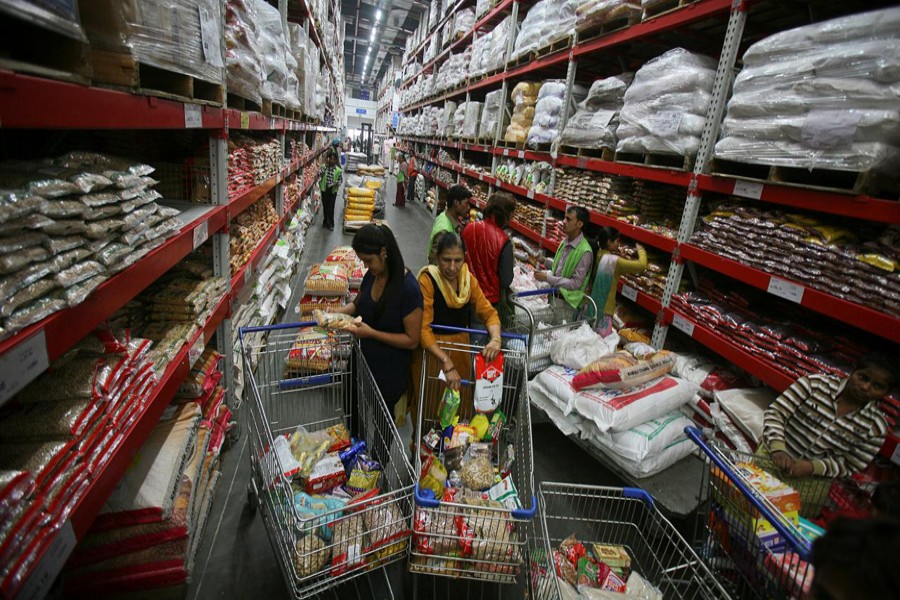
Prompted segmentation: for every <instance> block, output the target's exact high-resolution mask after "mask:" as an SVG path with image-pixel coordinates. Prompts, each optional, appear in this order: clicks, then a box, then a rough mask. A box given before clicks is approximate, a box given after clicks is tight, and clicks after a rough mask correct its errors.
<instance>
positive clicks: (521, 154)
mask: <svg viewBox="0 0 900 600" xmlns="http://www.w3.org/2000/svg"><path fill="white" fill-rule="evenodd" d="M516 156H517V157H519V158H525V151H524V150H519V151H518V152H516Z"/></svg>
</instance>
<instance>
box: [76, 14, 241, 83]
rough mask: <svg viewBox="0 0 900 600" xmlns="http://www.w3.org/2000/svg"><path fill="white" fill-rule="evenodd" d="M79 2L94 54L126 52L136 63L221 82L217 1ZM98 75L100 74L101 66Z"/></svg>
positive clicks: (103, 55) (221, 61) (219, 23)
mask: <svg viewBox="0 0 900 600" xmlns="http://www.w3.org/2000/svg"><path fill="white" fill-rule="evenodd" d="M79 4H80V7H81V16H82V23H83V25H84V29H85V31H86V32H87V35H88V38H89V39H90V42H91V47H92V48H93V49H94V53H95V57H98V58H99V57H105V56H108V55H106V54H105V53H113V54H127V55H130V56H132V57H134V60H135V61H136V62H139V63H141V64H146V65H150V66H154V67H157V68H160V69H166V70H168V71H174V72H176V73H183V74H185V75H191V76H193V77H197V78H200V79H203V80H205V81H209V82H211V83H215V84H221V83H222V79H223V72H222V67H224V66H225V63H224V58H223V51H222V46H221V37H220V35H219V33H218V32H219V31H221V22H222V18H221V9H220V8H219V3H218V2H215V1H214V0H174V1H172V0H150V1H146V2H144V1H141V2H139V1H138V0H124V1H119V0H81V1H80V3H79ZM204 33H205V34H206V39H207V41H208V42H209V43H208V45H207V46H206V47H204V43H203V39H204V38H203V34H204ZM211 34H214V35H211ZM111 59H112V60H115V57H112V58H111ZM95 62H96V58H95ZM98 66H99V62H98ZM97 74H98V75H100V76H101V79H102V78H103V77H102V75H101V74H102V71H101V70H100V69H98V70H97Z"/></svg>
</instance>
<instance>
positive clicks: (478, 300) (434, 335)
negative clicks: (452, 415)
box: [410, 232, 500, 422]
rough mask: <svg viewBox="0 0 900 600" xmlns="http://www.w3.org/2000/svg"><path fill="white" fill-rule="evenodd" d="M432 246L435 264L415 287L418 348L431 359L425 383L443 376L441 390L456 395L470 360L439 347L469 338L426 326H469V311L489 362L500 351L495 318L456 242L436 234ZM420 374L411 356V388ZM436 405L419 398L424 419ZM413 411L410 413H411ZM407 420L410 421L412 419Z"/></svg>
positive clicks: (449, 236)
mask: <svg viewBox="0 0 900 600" xmlns="http://www.w3.org/2000/svg"><path fill="white" fill-rule="evenodd" d="M434 247H435V255H436V259H435V260H436V262H437V265H429V266H427V267H425V268H423V269H422V270H421V271H419V286H420V287H421V289H422V297H423V299H424V313H423V316H422V337H421V346H422V348H423V349H424V350H426V351H427V352H428V353H429V354H430V355H431V356H432V357H434V359H435V360H432V361H429V366H430V367H433V368H431V369H429V370H430V371H431V370H433V371H434V372H429V373H428V374H427V376H428V378H435V377H438V372H439V371H443V372H444V377H445V378H446V380H447V385H448V386H449V387H451V388H452V389H454V390H459V389H460V383H461V381H462V380H471V379H472V376H471V371H472V357H471V355H470V354H467V353H462V352H455V351H453V350H445V349H444V348H442V345H444V344H463V345H466V344H468V343H469V334H468V333H464V332H463V333H453V334H448V333H442V332H435V331H433V330H432V329H431V326H432V324H434V325H444V326H449V327H459V328H468V327H469V326H470V324H471V312H472V310H474V311H475V312H476V313H477V314H478V318H479V319H480V320H481V322H482V323H484V324H485V327H486V328H487V331H488V335H489V337H490V340H489V341H488V343H487V344H486V345H485V346H484V349H483V350H482V354H483V355H484V357H485V358H486V359H487V360H488V361H493V360H494V359H495V358H497V355H498V354H499V352H500V317H499V316H498V315H497V311H496V310H495V309H494V307H493V306H491V303H490V302H488V300H487V298H485V296H484V293H483V292H482V291H481V287H480V286H479V285H478V280H477V279H475V277H473V276H472V274H471V273H469V269H468V267H467V266H466V255H465V252H464V250H463V243H462V240H461V239H460V237H459V236H458V235H457V234H455V233H452V232H442V233H440V234H438V236H437V237H436V238H435V245H434ZM421 372H422V359H421V354H417V355H416V356H415V357H414V359H413V385H414V386H418V385H419V382H420V374H421ZM412 397H413V398H416V397H417V396H415V395H414V396H412ZM439 400H440V398H423V399H422V402H423V403H425V407H426V408H425V411H426V412H425V414H434V409H435V407H436V406H437V402H438V401H439ZM466 402H468V403H469V406H468V410H471V402H472V398H471V394H466V395H464V396H463V405H465V403H466ZM415 404H416V403H415V402H413V403H411V404H410V408H411V409H412V408H413V407H415ZM463 408H466V407H465V406H463ZM414 412H415V411H414V410H411V414H412V413H414ZM464 414H468V412H464ZM412 417H413V422H415V414H412Z"/></svg>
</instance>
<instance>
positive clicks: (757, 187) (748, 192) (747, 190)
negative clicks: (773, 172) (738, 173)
mask: <svg viewBox="0 0 900 600" xmlns="http://www.w3.org/2000/svg"><path fill="white" fill-rule="evenodd" d="M763 187H764V185H763V184H762V183H759V182H757V181H741V180H737V181H735V182H734V190H732V192H731V193H732V194H734V195H735V196H740V197H741V198H753V199H754V200H759V199H760V198H762V193H763Z"/></svg>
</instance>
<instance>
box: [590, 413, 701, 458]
mask: <svg viewBox="0 0 900 600" xmlns="http://www.w3.org/2000/svg"><path fill="white" fill-rule="evenodd" d="M690 425H693V423H691V421H690V420H689V419H687V418H685V416H684V415H682V414H681V411H678V410H676V411H673V412H670V413H669V414H667V415H663V416H662V417H660V418H658V419H650V420H649V421H647V422H646V423H641V424H640V425H637V426H636V427H632V428H631V429H629V430H627V431H608V432H606V433H603V432H601V431H599V430H598V429H597V426H596V425H594V423H593V422H591V421H584V422H583V423H582V437H583V438H584V439H588V438H590V437H594V438H597V437H601V436H605V438H606V439H607V440H608V441H609V443H610V444H611V447H613V448H615V451H616V454H617V455H618V456H621V457H622V458H624V459H626V460H630V461H632V462H636V463H639V462H641V461H642V460H644V459H646V458H648V457H653V456H656V455H658V454H660V453H662V452H663V451H664V450H665V449H666V448H668V447H669V446H671V445H672V444H674V443H675V442H678V441H680V440H683V439H685V438H686V437H687V436H686V435H685V433H684V428H685V427H688V426H690ZM585 431H586V432H587V433H584V432H585Z"/></svg>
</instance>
